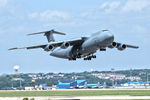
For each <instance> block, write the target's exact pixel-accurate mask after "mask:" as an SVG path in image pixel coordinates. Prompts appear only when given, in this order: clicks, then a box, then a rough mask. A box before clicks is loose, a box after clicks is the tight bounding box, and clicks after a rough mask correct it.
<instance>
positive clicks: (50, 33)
mask: <svg viewBox="0 0 150 100" xmlns="http://www.w3.org/2000/svg"><path fill="white" fill-rule="evenodd" d="M36 34H44V36H46V37H47V40H48V42H54V41H55V39H54V36H53V34H59V35H66V34H65V33H62V32H58V31H55V30H50V31H44V32H37V33H31V34H28V35H36Z"/></svg>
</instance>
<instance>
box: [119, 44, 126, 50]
mask: <svg viewBox="0 0 150 100" xmlns="http://www.w3.org/2000/svg"><path fill="white" fill-rule="evenodd" d="M126 47H127V46H126V45H125V44H120V45H119V46H118V47H117V48H118V50H120V51H122V50H125V49H126Z"/></svg>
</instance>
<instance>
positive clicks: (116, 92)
mask: <svg viewBox="0 0 150 100" xmlns="http://www.w3.org/2000/svg"><path fill="white" fill-rule="evenodd" d="M108 95H109V96H113V95H116V96H119V95H128V96H150V90H75V91H74V90H67V91H62V90H60V91H59V90H56V91H0V97H25V96H27V97H31V96H108Z"/></svg>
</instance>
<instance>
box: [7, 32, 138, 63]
mask: <svg viewBox="0 0 150 100" xmlns="http://www.w3.org/2000/svg"><path fill="white" fill-rule="evenodd" d="M35 34H44V36H46V37H47V40H48V44H44V45H37V46H29V47H22V48H10V49H9V50H15V49H36V48H42V49H44V50H45V51H47V52H49V51H50V52H51V53H50V55H51V56H54V57H58V58H63V59H68V60H76V59H77V58H83V59H84V60H91V59H92V58H96V55H94V53H95V52H96V51H97V50H100V51H106V48H111V49H112V48H117V49H118V50H120V51H122V50H125V49H126V48H134V49H136V48H139V47H138V46H133V45H128V44H122V43H118V42H116V41H114V35H113V34H112V33H111V32H110V31H109V30H101V31H99V32H96V33H94V34H92V35H91V36H90V37H81V38H80V39H75V40H69V41H62V42H55V39H54V37H53V34H59V35H66V34H65V33H62V32H58V31H55V30H50V31H44V32H37V33H32V34H28V35H35Z"/></svg>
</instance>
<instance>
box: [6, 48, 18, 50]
mask: <svg viewBox="0 0 150 100" xmlns="http://www.w3.org/2000/svg"><path fill="white" fill-rule="evenodd" d="M16 49H18V48H10V49H8V50H16Z"/></svg>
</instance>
